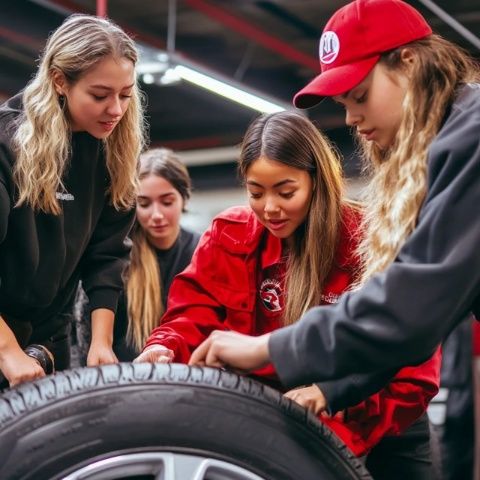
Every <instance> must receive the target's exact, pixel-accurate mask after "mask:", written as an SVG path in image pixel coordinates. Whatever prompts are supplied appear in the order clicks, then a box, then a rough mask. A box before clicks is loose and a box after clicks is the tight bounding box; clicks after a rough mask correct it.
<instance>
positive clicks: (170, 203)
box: [163, 202, 173, 207]
mask: <svg viewBox="0 0 480 480" xmlns="http://www.w3.org/2000/svg"><path fill="white" fill-rule="evenodd" d="M171 205H173V202H163V206H164V207H170V206H171Z"/></svg>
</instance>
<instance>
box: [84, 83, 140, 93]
mask: <svg viewBox="0 0 480 480" xmlns="http://www.w3.org/2000/svg"><path fill="white" fill-rule="evenodd" d="M134 85H135V84H134V83H132V84H131V85H127V86H126V87H123V88H122V90H127V89H128V88H133V86H134ZM90 88H101V89H102V90H108V91H112V90H115V89H114V88H112V87H107V86H106V85H90Z"/></svg>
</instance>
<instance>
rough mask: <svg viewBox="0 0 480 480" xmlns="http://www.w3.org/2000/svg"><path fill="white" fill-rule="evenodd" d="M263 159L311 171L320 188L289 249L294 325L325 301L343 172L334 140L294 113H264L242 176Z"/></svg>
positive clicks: (249, 136) (248, 139)
mask: <svg viewBox="0 0 480 480" xmlns="http://www.w3.org/2000/svg"><path fill="white" fill-rule="evenodd" d="M262 156H264V157H266V158H269V159H271V160H275V161H277V162H281V163H283V164H285V165H289V166H291V167H294V168H298V169H301V170H304V171H306V172H308V173H309V174H310V175H311V177H312V180H313V185H314V191H313V195H312V199H311V203H310V208H309V211H308V215H307V218H306V220H305V223H304V225H303V226H300V227H299V228H297V230H296V231H295V234H294V241H293V246H292V247H291V249H290V251H289V259H288V262H287V271H286V277H285V278H286V291H287V295H286V303H285V311H284V323H285V324H286V325H288V324H291V323H294V322H295V321H297V320H298V319H299V318H300V317H301V316H302V314H303V313H304V312H305V311H306V310H307V309H308V308H310V307H312V306H314V305H319V304H320V302H321V294H322V290H323V287H324V285H325V282H326V279H327V276H328V274H329V272H330V270H331V268H332V265H333V262H334V257H335V251H336V247H337V242H338V236H339V228H340V224H341V220H342V219H341V210H342V201H341V199H342V193H343V180H342V169H341V165H340V161H339V157H338V155H337V154H336V152H335V151H334V149H333V148H332V146H331V145H330V143H329V142H328V140H327V139H326V138H325V137H324V136H323V135H322V134H321V133H320V132H319V131H318V129H317V128H316V127H315V126H314V125H313V124H312V123H311V122H310V121H309V120H308V119H307V118H305V117H303V116H302V115H299V114H297V113H293V112H281V113H275V114H270V115H264V116H262V117H259V118H258V119H257V120H256V121H254V123H252V125H251V126H250V127H249V128H248V130H247V133H246V134H245V138H244V140H243V144H242V149H241V154H240V162H239V173H240V175H241V176H242V177H243V178H245V177H246V175H247V171H248V168H249V167H250V165H251V164H252V163H253V162H255V161H256V160H257V159H258V158H260V157H262ZM290 286H291V287H292V288H290ZM293 287H294V288H293Z"/></svg>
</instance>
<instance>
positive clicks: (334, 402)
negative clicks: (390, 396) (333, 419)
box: [316, 369, 398, 415]
mask: <svg viewBox="0 0 480 480" xmlns="http://www.w3.org/2000/svg"><path fill="white" fill-rule="evenodd" d="M397 371H398V370H396V369H395V370H391V371H386V372H380V373H373V374H372V373H357V374H353V375H348V376H347V377H344V378H340V379H338V380H329V381H325V382H318V383H316V385H317V386H318V388H319V389H320V390H321V391H322V393H323V395H324V396H325V398H326V400H327V405H328V411H329V413H330V415H333V414H335V413H336V412H338V411H340V410H344V409H345V408H348V407H353V406H355V405H358V404H359V403H360V402H362V401H363V400H365V399H366V398H368V397H370V395H373V394H374V393H377V392H379V391H380V390H381V389H382V388H383V387H384V386H385V385H386V384H387V383H389V382H390V380H391V379H392V378H393V377H394V376H395V375H396V373H397Z"/></svg>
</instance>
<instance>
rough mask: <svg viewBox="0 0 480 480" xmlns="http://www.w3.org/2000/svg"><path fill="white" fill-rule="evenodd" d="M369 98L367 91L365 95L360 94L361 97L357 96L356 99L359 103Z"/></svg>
mask: <svg viewBox="0 0 480 480" xmlns="http://www.w3.org/2000/svg"><path fill="white" fill-rule="evenodd" d="M366 99H367V92H365V93H364V94H363V95H360V97H357V98H356V99H355V102H357V103H363V102H365V100H366Z"/></svg>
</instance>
